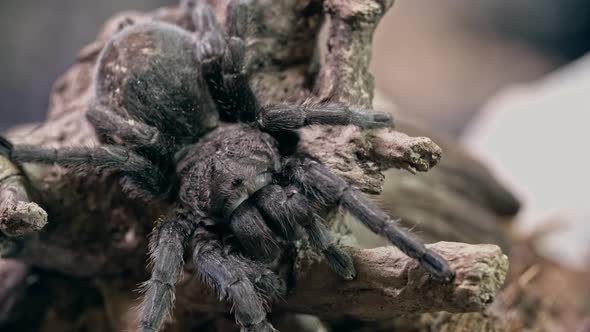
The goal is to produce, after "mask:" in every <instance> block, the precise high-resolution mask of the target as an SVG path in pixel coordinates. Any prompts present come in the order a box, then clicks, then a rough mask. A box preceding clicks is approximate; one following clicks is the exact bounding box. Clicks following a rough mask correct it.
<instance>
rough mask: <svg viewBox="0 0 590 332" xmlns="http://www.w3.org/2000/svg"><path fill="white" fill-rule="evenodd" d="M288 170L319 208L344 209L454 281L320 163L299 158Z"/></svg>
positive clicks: (441, 262)
mask: <svg viewBox="0 0 590 332" xmlns="http://www.w3.org/2000/svg"><path fill="white" fill-rule="evenodd" d="M285 169H286V172H287V176H288V177H289V178H290V179H291V181H293V182H295V183H297V184H299V186H300V188H301V190H302V191H303V192H304V193H305V195H306V196H307V197H310V198H311V199H313V200H314V201H315V202H317V203H318V204H319V205H321V206H323V207H324V208H326V209H327V208H330V207H335V206H337V205H342V206H343V207H344V208H346V209H347V210H348V211H349V212H350V213H351V214H352V215H353V216H355V217H356V218H357V219H358V220H359V221H361V222H362V223H363V224H365V225H366V226H367V227H368V228H369V229H370V230H372V231H373V232H375V233H376V234H379V235H383V236H385V237H386V238H387V239H389V241H391V242H392V243H393V244H394V245H395V246H396V247H398V248H399V249H400V250H401V251H403V252H404V253H405V254H406V255H408V256H409V257H412V258H414V259H416V260H417V261H418V262H419V263H420V265H421V266H422V267H423V268H424V269H426V270H427V271H428V272H430V273H431V274H432V275H434V276H436V277H439V278H442V279H444V280H451V279H452V278H453V277H454V272H453V271H452V269H451V267H450V266H449V264H448V263H447V261H446V260H445V259H444V258H442V257H441V256H440V255H439V254H437V253H436V252H434V251H432V250H430V249H427V248H426V247H425V246H424V244H422V243H421V242H419V241H417V240H416V239H414V238H413V237H411V236H410V235H409V234H407V233H406V232H404V231H403V230H402V229H401V228H399V227H398V226H397V225H396V223H395V221H393V220H392V219H391V218H390V217H389V216H388V215H387V214H386V213H385V212H384V211H383V210H381V209H380V208H379V207H377V205H375V204H374V203H373V202H371V201H370V200H369V199H367V198H366V197H365V196H364V195H363V194H362V193H360V192H359V191H358V190H357V189H355V188H353V187H352V186H350V185H349V184H348V183H347V182H346V181H344V180H343V179H342V178H340V177H338V176H336V175H335V174H333V173H332V172H331V171H330V170H328V169H327V168H326V167H325V166H323V165H322V164H320V163H319V162H317V161H315V160H313V159H311V158H309V157H306V156H297V157H294V158H292V159H291V160H290V161H289V162H288V163H287V166H286V168H285Z"/></svg>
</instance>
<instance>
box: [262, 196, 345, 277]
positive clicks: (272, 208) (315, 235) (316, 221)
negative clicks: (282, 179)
mask: <svg viewBox="0 0 590 332" xmlns="http://www.w3.org/2000/svg"><path fill="white" fill-rule="evenodd" d="M255 200H256V204H257V205H258V208H259V209H260V211H262V213H263V215H264V217H265V218H266V220H269V221H270V222H271V223H272V225H275V229H277V232H278V233H279V234H281V235H283V237H285V238H287V239H294V238H295V227H296V225H300V226H302V227H303V229H304V230H305V232H306V233H307V236H308V238H309V242H310V244H311V246H312V247H313V249H314V250H316V251H317V252H319V253H321V254H322V255H323V256H324V258H325V259H326V262H327V263H328V265H329V266H330V267H331V268H332V270H333V271H334V272H336V273H337V274H338V275H340V276H341V277H342V278H344V279H346V280H352V279H354V277H355V276H356V271H355V269H354V264H353V261H352V258H351V257H350V255H349V254H348V253H347V252H346V251H344V250H342V249H341V248H339V247H338V245H337V244H336V243H335V241H334V239H333V238H332V236H331V235H330V232H329V231H328V229H327V228H326V226H325V225H324V223H323V222H322V220H321V218H320V217H319V216H317V215H314V214H313V213H312V210H311V205H310V202H309V200H308V199H307V197H305V196H304V195H303V194H301V193H300V192H299V191H298V190H297V188H295V187H294V186H288V187H286V188H283V187H281V186H279V185H269V186H266V187H264V188H262V189H261V190H260V191H259V192H258V193H257V194H256V196H255Z"/></svg>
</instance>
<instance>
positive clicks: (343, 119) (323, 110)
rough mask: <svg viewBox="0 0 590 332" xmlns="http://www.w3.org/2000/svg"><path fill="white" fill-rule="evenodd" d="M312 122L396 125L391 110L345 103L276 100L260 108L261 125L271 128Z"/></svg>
mask: <svg viewBox="0 0 590 332" xmlns="http://www.w3.org/2000/svg"><path fill="white" fill-rule="evenodd" d="M312 125H328V126H334V125H354V126H357V127H360V128H363V129H376V128H388V127H393V117H392V116H391V114H389V113H387V112H376V111H369V110H364V109H358V108H351V107H348V106H347V105H344V104H319V105H304V104H276V105H268V106H265V107H263V108H262V109H261V110H260V114H259V115H258V126H260V128H262V129H263V130H266V131H268V132H271V133H273V132H282V131H285V130H292V129H298V128H302V127H306V126H312Z"/></svg>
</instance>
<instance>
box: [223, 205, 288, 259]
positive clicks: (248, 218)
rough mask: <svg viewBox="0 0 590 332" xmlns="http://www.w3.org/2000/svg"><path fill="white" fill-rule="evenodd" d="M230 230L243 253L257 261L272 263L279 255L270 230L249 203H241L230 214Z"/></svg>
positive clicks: (277, 245)
mask: <svg viewBox="0 0 590 332" xmlns="http://www.w3.org/2000/svg"><path fill="white" fill-rule="evenodd" d="M230 228H231V230H232V233H233V234H234V235H235V236H236V237H237V238H238V240H239V241H240V244H241V245H242V247H243V248H244V251H245V252H246V253H247V254H248V255H249V256H252V257H254V258H256V259H257V260H261V261H265V262H272V261H274V260H275V259H276V258H277V257H279V256H280V254H281V248H280V247H279V244H278V243H277V241H276V240H275V235H274V234H273V232H272V230H271V229H270V228H269V227H268V226H267V225H266V223H265V221H264V219H263V218H262V216H261V215H260V212H259V211H258V209H257V208H256V207H255V206H253V205H251V204H250V203H249V202H244V203H242V204H241V205H240V206H239V207H238V208H237V209H236V210H235V211H234V213H233V214H232V217H231V222H230Z"/></svg>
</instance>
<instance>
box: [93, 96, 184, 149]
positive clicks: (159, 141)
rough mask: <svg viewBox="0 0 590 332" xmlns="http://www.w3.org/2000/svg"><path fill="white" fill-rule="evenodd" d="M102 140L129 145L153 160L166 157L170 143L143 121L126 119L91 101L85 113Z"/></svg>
mask: <svg viewBox="0 0 590 332" xmlns="http://www.w3.org/2000/svg"><path fill="white" fill-rule="evenodd" d="M86 117H87V118H88V121H89V122H90V123H91V124H92V125H93V126H94V128H95V130H96V133H97V134H98V136H99V137H100V138H101V141H102V142H108V143H109V144H110V143H113V144H116V145H125V146H129V147H131V148H132V149H134V150H137V151H140V152H142V153H144V154H146V155H150V156H154V159H155V160H166V159H168V158H169V157H168V156H169V155H170V152H171V150H172V147H171V143H170V142H168V140H167V139H166V138H164V137H163V135H162V134H161V133H160V131H159V130H158V129H156V128H154V127H152V126H149V125H147V124H145V123H142V122H139V121H133V120H126V119H124V118H122V117H121V116H119V115H117V114H116V113H115V112H113V111H112V110H111V109H109V108H107V107H105V106H104V105H101V104H98V103H93V104H92V105H91V106H90V109H89V110H88V112H87V113H86Z"/></svg>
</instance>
